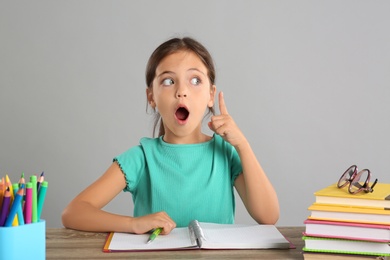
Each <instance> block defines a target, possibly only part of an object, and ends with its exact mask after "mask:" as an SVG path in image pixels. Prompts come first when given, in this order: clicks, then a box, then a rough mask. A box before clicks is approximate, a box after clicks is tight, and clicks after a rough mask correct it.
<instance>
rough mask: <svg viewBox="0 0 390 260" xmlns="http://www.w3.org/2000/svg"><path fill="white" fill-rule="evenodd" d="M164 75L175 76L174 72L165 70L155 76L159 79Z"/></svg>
mask: <svg viewBox="0 0 390 260" xmlns="http://www.w3.org/2000/svg"><path fill="white" fill-rule="evenodd" d="M164 74H175V72H173V71H169V70H166V71H163V72H161V73H160V74H158V75H157V78H159V77H161V76H162V75H164Z"/></svg>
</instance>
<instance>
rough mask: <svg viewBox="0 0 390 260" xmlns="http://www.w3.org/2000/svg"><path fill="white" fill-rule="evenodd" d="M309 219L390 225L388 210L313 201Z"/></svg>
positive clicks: (389, 211)
mask: <svg viewBox="0 0 390 260" xmlns="http://www.w3.org/2000/svg"><path fill="white" fill-rule="evenodd" d="M308 210H310V211H311V214H310V216H309V219H317V220H328V221H341V222H343V221H345V222H361V223H368V224H382V225H390V210H383V209H375V208H359V207H349V206H341V205H340V206H333V205H324V204H318V203H313V204H312V205H311V206H310V207H309V208H308Z"/></svg>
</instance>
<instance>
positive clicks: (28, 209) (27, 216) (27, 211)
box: [24, 182, 32, 224]
mask: <svg viewBox="0 0 390 260" xmlns="http://www.w3.org/2000/svg"><path fill="white" fill-rule="evenodd" d="M31 218H32V183H31V182H27V183H26V202H25V205H24V223H25V224H30V223H31Z"/></svg>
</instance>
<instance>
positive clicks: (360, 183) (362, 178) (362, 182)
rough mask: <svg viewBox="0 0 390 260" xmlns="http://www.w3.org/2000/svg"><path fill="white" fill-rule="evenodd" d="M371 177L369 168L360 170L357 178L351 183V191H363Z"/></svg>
mask: <svg viewBox="0 0 390 260" xmlns="http://www.w3.org/2000/svg"><path fill="white" fill-rule="evenodd" d="M369 177H370V171H369V170H367V169H364V170H362V171H360V172H359V173H358V174H357V175H356V176H355V178H353V180H352V181H351V185H350V186H349V191H350V192H351V193H357V192H359V191H361V190H362V189H365V188H366V186H367V185H368V181H369Z"/></svg>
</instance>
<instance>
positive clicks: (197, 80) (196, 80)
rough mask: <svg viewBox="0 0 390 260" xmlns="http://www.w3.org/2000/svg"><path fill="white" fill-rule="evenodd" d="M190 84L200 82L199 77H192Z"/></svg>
mask: <svg viewBox="0 0 390 260" xmlns="http://www.w3.org/2000/svg"><path fill="white" fill-rule="evenodd" d="M191 84H192V85H199V84H200V79H199V78H192V79H191Z"/></svg>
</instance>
